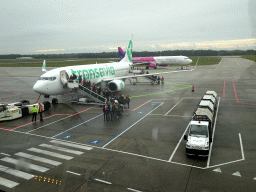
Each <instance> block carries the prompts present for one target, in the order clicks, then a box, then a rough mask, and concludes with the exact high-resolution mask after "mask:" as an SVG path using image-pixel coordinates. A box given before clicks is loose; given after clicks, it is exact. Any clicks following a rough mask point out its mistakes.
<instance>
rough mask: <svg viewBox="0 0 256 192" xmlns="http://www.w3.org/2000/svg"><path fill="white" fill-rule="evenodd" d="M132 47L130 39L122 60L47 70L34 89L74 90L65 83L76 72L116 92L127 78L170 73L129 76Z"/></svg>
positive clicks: (46, 93)
mask: <svg viewBox="0 0 256 192" xmlns="http://www.w3.org/2000/svg"><path fill="white" fill-rule="evenodd" d="M132 48H133V43H132V41H131V40H130V41H129V44H128V48H127V51H126V55H125V57H124V58H123V59H122V60H121V61H120V62H114V63H104V64H90V65H77V66H67V67H60V68H56V69H52V70H50V71H47V72H45V73H44V74H43V75H41V76H40V77H39V79H38V80H37V82H36V83H35V85H34V86H33V90H34V91H35V92H37V93H39V94H41V95H44V96H45V97H49V96H50V95H62V94H66V93H69V92H71V91H72V88H69V87H67V86H64V84H65V82H67V76H68V77H70V76H71V74H75V75H77V76H79V75H82V76H83V79H85V80H90V81H91V84H93V83H95V84H97V83H99V82H101V83H104V84H105V85H107V88H108V90H109V91H111V92H115V91H120V90H122V89H123V88H124V87H125V79H128V78H135V77H140V76H151V75H158V74H163V73H170V72H163V73H154V74H142V75H132V76H129V75H128V74H129V72H130V70H131V66H132V65H133V63H132ZM173 72H183V71H172V72H171V73H173Z"/></svg>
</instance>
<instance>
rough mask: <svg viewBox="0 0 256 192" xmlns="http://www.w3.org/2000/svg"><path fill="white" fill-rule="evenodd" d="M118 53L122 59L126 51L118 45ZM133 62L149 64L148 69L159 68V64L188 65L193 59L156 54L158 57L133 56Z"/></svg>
mask: <svg viewBox="0 0 256 192" xmlns="http://www.w3.org/2000/svg"><path fill="white" fill-rule="evenodd" d="M118 53H119V56H120V59H122V58H124V56H125V53H124V51H123V50H122V48H121V47H118ZM132 62H133V63H135V64H136V63H138V64H142V63H143V64H147V65H148V66H147V67H146V69H148V68H149V67H152V68H154V69H156V68H157V65H159V66H166V65H181V68H183V67H182V65H188V64H190V63H192V60H191V59H189V58H188V57H186V56H156V57H133V58H132Z"/></svg>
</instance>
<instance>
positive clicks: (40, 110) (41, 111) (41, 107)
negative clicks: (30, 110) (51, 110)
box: [39, 103, 43, 121]
mask: <svg viewBox="0 0 256 192" xmlns="http://www.w3.org/2000/svg"><path fill="white" fill-rule="evenodd" d="M42 113H43V106H42V105H41V103H39V114H40V121H43V115H42Z"/></svg>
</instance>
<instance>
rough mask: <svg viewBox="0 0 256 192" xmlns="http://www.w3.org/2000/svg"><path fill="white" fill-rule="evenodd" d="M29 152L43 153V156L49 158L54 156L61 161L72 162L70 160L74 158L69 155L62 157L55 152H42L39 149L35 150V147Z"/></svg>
mask: <svg viewBox="0 0 256 192" xmlns="http://www.w3.org/2000/svg"><path fill="white" fill-rule="evenodd" d="M28 150H29V151H33V152H36V153H41V154H44V155H49V156H52V157H57V158H60V159H66V160H70V159H73V158H74V157H71V156H68V155H62V154H60V153H54V152H51V151H46V150H41V149H37V148H33V147H32V148H30V149H28Z"/></svg>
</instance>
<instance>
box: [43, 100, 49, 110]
mask: <svg viewBox="0 0 256 192" xmlns="http://www.w3.org/2000/svg"><path fill="white" fill-rule="evenodd" d="M43 105H44V111H48V110H49V109H50V108H51V103H50V102H49V101H44V102H43Z"/></svg>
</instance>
